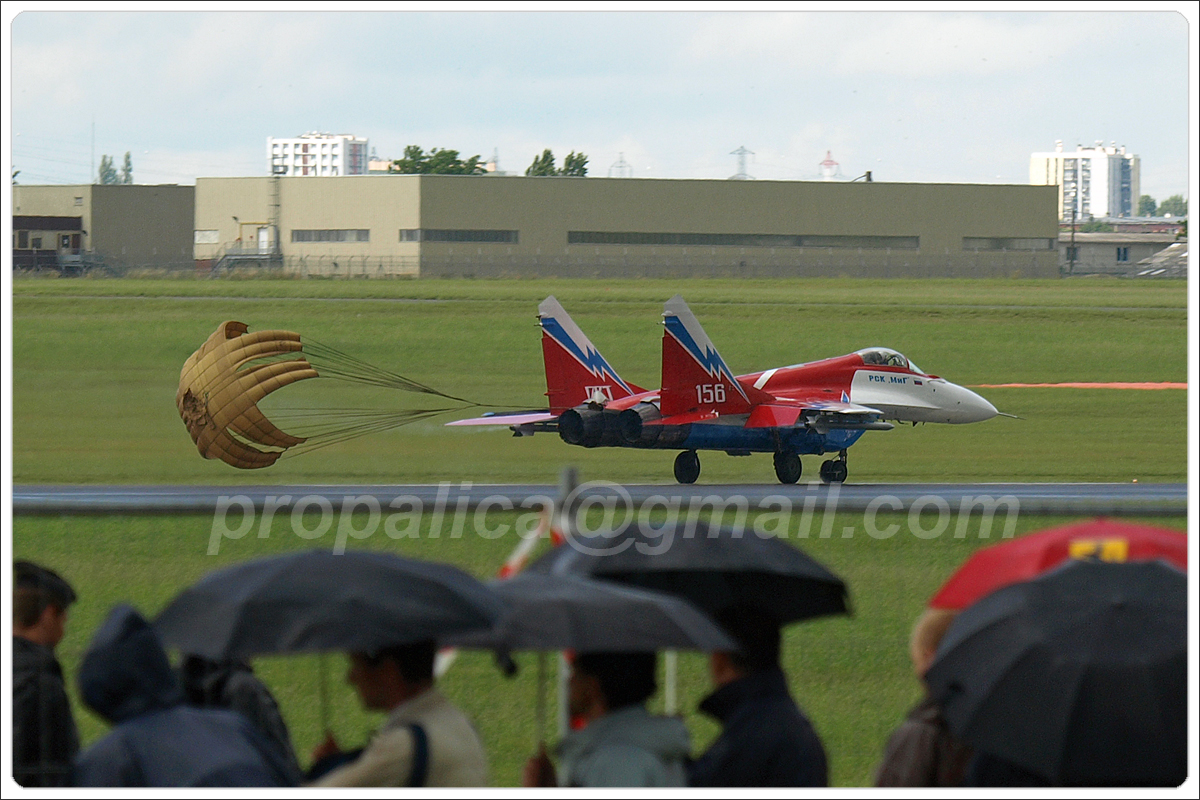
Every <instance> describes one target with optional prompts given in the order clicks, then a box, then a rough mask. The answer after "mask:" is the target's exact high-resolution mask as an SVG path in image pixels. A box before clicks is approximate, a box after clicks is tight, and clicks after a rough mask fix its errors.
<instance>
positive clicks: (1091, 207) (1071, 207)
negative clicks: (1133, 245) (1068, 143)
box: [1029, 140, 1141, 222]
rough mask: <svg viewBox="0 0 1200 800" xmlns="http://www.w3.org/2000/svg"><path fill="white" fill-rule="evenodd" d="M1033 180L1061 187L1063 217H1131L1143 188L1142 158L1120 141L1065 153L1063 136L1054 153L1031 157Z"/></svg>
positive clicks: (1035, 183) (1034, 182)
mask: <svg viewBox="0 0 1200 800" xmlns="http://www.w3.org/2000/svg"><path fill="white" fill-rule="evenodd" d="M1029 183H1030V185H1032V186H1055V187H1057V190H1058V216H1059V219H1061V220H1064V221H1067V222H1069V221H1071V220H1088V219H1092V218H1094V217H1131V216H1133V214H1134V211H1135V209H1136V208H1137V202H1138V197H1139V196H1140V192H1141V159H1140V158H1138V157H1137V156H1135V155H1133V154H1131V153H1126V152H1125V146H1124V145H1121V147H1119V148H1118V147H1117V143H1116V142H1113V143H1112V145H1111V146H1109V147H1105V146H1104V143H1103V142H1096V145H1095V147H1084V146H1083V145H1076V148H1075V152H1074V153H1064V152H1063V149H1062V141H1061V140H1059V141H1057V142H1055V148H1054V152H1053V153H1034V154H1032V155H1031V156H1030V157H1029Z"/></svg>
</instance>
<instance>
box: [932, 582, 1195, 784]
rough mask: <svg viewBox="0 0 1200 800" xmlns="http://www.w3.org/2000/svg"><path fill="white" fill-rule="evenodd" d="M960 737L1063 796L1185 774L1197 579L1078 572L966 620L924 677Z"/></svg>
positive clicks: (1031, 585) (1005, 595) (980, 608)
mask: <svg viewBox="0 0 1200 800" xmlns="http://www.w3.org/2000/svg"><path fill="white" fill-rule="evenodd" d="M925 680H926V682H927V683H928V685H929V688H930V691H931V693H932V694H933V696H934V698H935V699H937V700H938V702H939V703H941V707H942V710H943V713H944V715H945V718H946V721H947V723H948V724H949V726H950V730H951V731H953V732H954V733H955V734H956V735H958V736H959V737H961V738H962V739H964V740H965V741H967V742H969V743H971V744H972V745H974V746H975V747H976V749H977V750H978V751H979V752H981V753H986V754H988V755H991V756H994V757H997V758H999V759H1002V760H1003V761H1007V762H1011V763H1012V764H1015V765H1016V766H1017V767H1020V768H1022V769H1024V770H1027V771H1029V772H1032V773H1035V774H1036V775H1039V776H1041V777H1043V778H1044V779H1046V780H1047V781H1049V782H1050V783H1053V784H1057V785H1063V786H1086V785H1090V786H1134V785H1141V786H1177V785H1179V784H1180V783H1181V782H1182V781H1183V780H1184V779H1185V778H1186V777H1187V715H1188V711H1187V708H1188V706H1187V576H1186V575H1185V574H1184V573H1182V572H1180V571H1179V570H1177V569H1175V568H1174V567H1171V566H1169V565H1167V564H1166V563H1164V562H1161V561H1151V562H1130V563H1107V562H1099V561H1097V562H1092V561H1072V562H1069V563H1068V564H1067V565H1065V566H1063V567H1060V568H1059V569H1056V570H1054V571H1053V572H1050V573H1047V574H1045V575H1043V576H1041V577H1039V578H1037V579H1035V580H1031V581H1028V582H1025V583H1017V584H1012V585H1010V586H1006V587H1005V588H1003V589H1000V590H998V591H996V592H994V593H992V594H990V595H988V596H987V597H985V598H983V599H982V600H980V601H979V602H977V603H975V604H974V605H972V606H970V607H969V608H967V609H966V610H965V611H963V612H962V613H961V614H960V615H959V616H958V618H957V619H956V620H955V621H954V623H953V624H952V625H951V626H950V629H949V630H948V631H947V632H946V636H945V638H944V639H943V640H942V644H941V646H940V647H939V648H938V656H937V659H936V660H935V661H934V663H933V665H932V666H931V667H930V668H929V671H928V672H927V673H926V674H925Z"/></svg>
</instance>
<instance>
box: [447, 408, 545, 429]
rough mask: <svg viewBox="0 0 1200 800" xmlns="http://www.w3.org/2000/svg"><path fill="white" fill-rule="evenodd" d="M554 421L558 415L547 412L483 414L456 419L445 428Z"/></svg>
mask: <svg viewBox="0 0 1200 800" xmlns="http://www.w3.org/2000/svg"><path fill="white" fill-rule="evenodd" d="M555 419H558V415H557V414H551V413H550V412H549V411H523V412H521V413H518V414H484V415H483V416H482V417H472V418H471V419H458V420H455V421H454V422H447V423H446V427H448V428H453V427H458V426H473V425H529V424H531V423H535V422H550V421H552V420H555Z"/></svg>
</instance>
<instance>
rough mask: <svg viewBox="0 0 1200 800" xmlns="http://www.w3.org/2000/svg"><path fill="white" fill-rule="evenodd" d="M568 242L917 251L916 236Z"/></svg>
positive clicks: (575, 236) (633, 235)
mask: <svg viewBox="0 0 1200 800" xmlns="http://www.w3.org/2000/svg"><path fill="white" fill-rule="evenodd" d="M567 244H619V245H662V246H685V247H857V248H863V249H869V250H883V249H892V250H916V249H918V247H919V246H920V237H917V236H797V235H792V234H780V233H647V232H642V231H568V232H567Z"/></svg>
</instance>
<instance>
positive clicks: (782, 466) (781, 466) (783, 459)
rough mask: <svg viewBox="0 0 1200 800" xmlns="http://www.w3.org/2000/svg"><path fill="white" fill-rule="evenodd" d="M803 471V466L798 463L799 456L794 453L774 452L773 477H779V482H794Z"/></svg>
mask: <svg viewBox="0 0 1200 800" xmlns="http://www.w3.org/2000/svg"><path fill="white" fill-rule="evenodd" d="M803 472H804V467H803V465H802V464H801V463H800V456H798V455H796V454H795V453H776V454H775V477H776V478H778V479H779V482H780V483H783V484H789V483H795V482H796V481H798V480H800V475H801V474H802V473H803Z"/></svg>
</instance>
